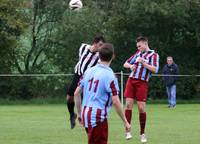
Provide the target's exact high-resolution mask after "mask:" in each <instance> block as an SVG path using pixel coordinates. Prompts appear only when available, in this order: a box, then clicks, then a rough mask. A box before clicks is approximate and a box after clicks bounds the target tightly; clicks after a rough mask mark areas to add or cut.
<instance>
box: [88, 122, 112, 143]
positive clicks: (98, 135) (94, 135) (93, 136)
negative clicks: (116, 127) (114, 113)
mask: <svg viewBox="0 0 200 144" xmlns="http://www.w3.org/2000/svg"><path fill="white" fill-rule="evenodd" d="M86 132H87V135H88V144H107V142H108V121H107V119H106V120H104V121H103V122H101V123H99V124H97V126H95V127H93V128H92V127H89V128H87V129H86Z"/></svg>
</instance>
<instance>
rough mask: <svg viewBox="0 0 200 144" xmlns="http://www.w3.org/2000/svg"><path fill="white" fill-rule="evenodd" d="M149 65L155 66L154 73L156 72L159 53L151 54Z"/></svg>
mask: <svg viewBox="0 0 200 144" xmlns="http://www.w3.org/2000/svg"><path fill="white" fill-rule="evenodd" d="M151 65H153V66H155V67H156V73H158V70H159V55H158V54H157V53H154V54H153V56H152V61H151Z"/></svg>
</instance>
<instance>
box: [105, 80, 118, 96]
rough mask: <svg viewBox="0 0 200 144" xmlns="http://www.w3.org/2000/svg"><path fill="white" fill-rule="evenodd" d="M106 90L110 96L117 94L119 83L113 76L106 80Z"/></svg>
mask: <svg viewBox="0 0 200 144" xmlns="http://www.w3.org/2000/svg"><path fill="white" fill-rule="evenodd" d="M106 91H107V92H108V93H109V94H110V96H116V95H118V94H119V85H118V81H117V78H116V77H115V76H113V77H112V78H109V79H108V80H106Z"/></svg>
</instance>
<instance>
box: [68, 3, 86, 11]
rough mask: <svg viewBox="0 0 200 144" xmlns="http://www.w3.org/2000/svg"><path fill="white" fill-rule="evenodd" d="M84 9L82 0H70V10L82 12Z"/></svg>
mask: <svg viewBox="0 0 200 144" xmlns="http://www.w3.org/2000/svg"><path fill="white" fill-rule="evenodd" d="M82 7H83V3H82V1H81V0H70V2H69V8H70V9H71V10H75V11H77V10H80V9H81V8H82Z"/></svg>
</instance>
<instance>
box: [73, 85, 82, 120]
mask: <svg viewBox="0 0 200 144" xmlns="http://www.w3.org/2000/svg"><path fill="white" fill-rule="evenodd" d="M81 92H82V89H81V87H80V86H78V87H77V88H76V91H75V92H74V101H75V105H76V109H77V116H78V119H81Z"/></svg>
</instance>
